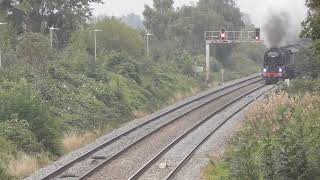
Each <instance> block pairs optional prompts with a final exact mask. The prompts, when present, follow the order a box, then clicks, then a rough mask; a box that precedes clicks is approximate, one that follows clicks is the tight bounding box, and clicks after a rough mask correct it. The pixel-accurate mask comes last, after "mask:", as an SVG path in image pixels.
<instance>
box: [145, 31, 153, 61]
mask: <svg viewBox="0 0 320 180" xmlns="http://www.w3.org/2000/svg"><path fill="white" fill-rule="evenodd" d="M149 36H153V34H150V33H149V32H148V30H147V33H146V40H147V56H150V43H149Z"/></svg>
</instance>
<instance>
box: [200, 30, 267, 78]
mask: <svg viewBox="0 0 320 180" xmlns="http://www.w3.org/2000/svg"><path fill="white" fill-rule="evenodd" d="M204 39H205V45H206V68H205V69H206V82H207V84H209V81H210V44H232V43H233V44H236V43H261V42H262V40H261V35H260V28H255V30H254V31H226V30H225V29H221V31H205V32H204Z"/></svg>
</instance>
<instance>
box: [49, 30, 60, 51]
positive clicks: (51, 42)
mask: <svg viewBox="0 0 320 180" xmlns="http://www.w3.org/2000/svg"><path fill="white" fill-rule="evenodd" d="M58 29H60V28H54V27H53V26H52V27H51V28H50V44H51V47H53V31H54V30H58Z"/></svg>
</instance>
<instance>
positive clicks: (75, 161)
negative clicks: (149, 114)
mask: <svg viewBox="0 0 320 180" xmlns="http://www.w3.org/2000/svg"><path fill="white" fill-rule="evenodd" d="M254 79H257V81H261V80H263V79H262V78H261V76H260V75H256V76H254V77H250V78H248V79H244V80H242V81H239V82H237V83H234V84H231V85H230V86H226V87H223V88H221V89H218V90H215V91H213V92H209V93H206V94H204V95H202V96H200V97H197V98H195V99H192V100H190V101H188V102H186V103H184V104H181V105H179V106H177V107H175V108H172V109H169V110H167V111H164V112H162V113H160V114H159V115H157V116H156V117H154V118H152V119H150V120H147V121H146V122H143V123H141V124H139V125H137V126H135V127H133V128H131V129H129V130H127V131H125V132H123V133H121V134H120V135H117V136H115V137H113V138H111V139H110V140H108V141H106V142H104V143H102V144H101V145H99V146H98V147H96V148H94V149H92V150H90V151H88V152H86V153H84V154H82V155H81V156H79V157H77V158H75V159H74V160H72V161H71V162H69V163H67V164H66V165H64V166H62V167H60V168H58V169H57V170H55V171H54V172H52V173H50V174H48V175H46V176H45V177H43V178H42V179H43V180H49V179H52V178H54V177H57V176H59V175H61V174H63V172H65V171H66V170H67V169H69V168H70V167H72V166H73V165H75V164H76V163H77V162H80V161H83V160H85V159H87V158H88V157H89V156H90V155H92V154H94V153H96V152H98V151H99V150H101V149H103V148H105V147H107V146H108V145H110V144H112V143H113V142H115V141H117V140H119V139H120V138H122V137H124V136H126V135H128V134H130V133H132V132H134V131H136V130H138V129H140V128H141V127H143V126H146V125H148V124H150V123H152V122H154V121H156V120H158V119H160V118H162V117H164V116H166V115H168V114H170V113H172V112H175V111H176V110H178V109H181V108H183V107H185V106H188V105H190V104H192V103H194V102H197V101H199V100H201V99H205V98H206V97H208V96H211V95H213V94H217V93H220V92H223V91H225V90H227V89H231V88H233V87H236V86H238V85H240V84H243V83H246V82H248V81H251V80H254ZM257 81H254V82H257ZM250 84H252V83H250ZM247 85H249V84H245V85H244V86H247ZM244 86H241V87H240V88H242V87H244ZM240 88H237V89H235V90H232V91H230V92H227V93H226V94H223V95H220V96H218V97H217V98H215V99H213V100H212V101H214V100H216V99H219V98H221V97H223V96H225V95H227V94H230V93H232V92H234V91H236V90H238V89H240ZM205 104H208V102H206V103H204V104H203V105H205ZM203 105H201V106H203ZM199 107H200V106H197V107H196V108H193V109H197V108H199ZM193 109H192V110H193ZM189 112H191V111H189ZM189 112H187V113H189ZM184 115H185V114H183V115H181V116H180V117H182V116H184ZM139 142H140V141H139ZM136 143H137V142H136ZM136 143H135V144H136ZM80 179H83V178H80Z"/></svg>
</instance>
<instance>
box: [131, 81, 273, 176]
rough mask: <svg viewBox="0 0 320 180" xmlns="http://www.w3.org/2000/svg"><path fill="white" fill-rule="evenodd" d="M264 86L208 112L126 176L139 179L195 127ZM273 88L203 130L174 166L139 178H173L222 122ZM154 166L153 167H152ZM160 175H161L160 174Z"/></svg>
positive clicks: (252, 98) (165, 159) (165, 158)
mask: <svg viewBox="0 0 320 180" xmlns="http://www.w3.org/2000/svg"><path fill="white" fill-rule="evenodd" d="M263 87H265V86H263V85H262V86H260V87H257V88H255V89H253V90H251V91H249V92H248V93H246V94H244V95H241V96H239V97H237V98H235V99H234V100H233V101H231V102H230V103H228V104H226V105H225V106H224V107H221V108H220V109H218V110H216V111H214V112H213V113H212V114H210V115H209V116H207V117H206V118H204V119H202V120H201V121H200V122H199V123H198V124H197V125H196V126H194V127H192V128H191V129H189V130H188V131H186V132H185V133H184V134H182V135H181V136H179V137H178V138H177V139H175V140H174V141H172V142H171V143H170V144H169V145H168V146H166V147H165V148H163V149H162V150H161V151H160V152H159V153H158V154H157V155H155V156H154V157H153V158H152V159H150V160H149V161H148V162H147V163H146V164H144V165H143V166H142V167H141V168H140V169H139V170H138V171H136V172H135V173H134V174H133V175H132V176H131V177H130V178H128V180H135V179H139V178H140V177H141V176H142V175H143V174H144V173H146V172H147V171H148V170H149V169H150V168H152V166H155V165H156V163H157V162H158V164H159V160H160V159H161V158H162V159H161V160H162V161H161V162H168V161H169V160H168V157H170V156H168V157H164V156H165V155H166V153H167V152H168V151H170V150H171V149H172V148H173V147H174V146H175V145H176V144H178V143H180V142H181V141H182V140H183V139H184V138H185V137H186V136H188V135H189V134H191V133H193V132H194V131H195V130H196V129H198V128H199V127H200V126H202V125H204V124H205V123H206V122H208V121H209V120H210V119H211V118H212V117H214V116H215V115H217V114H219V113H220V112H222V111H223V110H224V109H226V108H227V107H229V106H230V105H232V104H234V103H235V102H237V101H239V100H240V99H242V98H243V97H245V96H247V95H250V94H252V93H253V92H256V91H257V90H259V89H262V88H263ZM272 89H274V87H270V88H267V89H266V90H265V91H262V92H259V93H258V94H257V95H255V96H254V97H251V98H250V99H248V100H247V102H245V103H244V104H242V105H240V106H239V107H238V108H237V109H236V110H235V111H234V112H232V113H231V114H230V115H228V116H226V117H224V119H223V120H222V121H221V122H219V123H218V125H216V127H214V128H212V129H211V130H210V131H209V132H207V133H205V132H204V136H203V137H202V138H201V139H200V140H198V142H197V143H195V144H192V143H190V144H191V145H190V147H189V148H188V149H184V151H187V152H188V153H187V154H186V155H185V156H182V157H181V158H180V159H181V160H180V161H179V162H177V163H176V164H175V166H173V167H171V168H170V167H168V168H167V169H165V170H161V169H159V168H158V167H157V171H158V173H157V175H158V176H157V177H156V178H155V177H153V178H150V177H148V178H146V177H142V178H141V179H165V180H170V179H174V177H175V175H176V174H177V173H178V172H179V171H180V170H181V169H182V168H183V167H184V165H185V164H186V163H187V162H188V161H189V160H190V159H191V158H192V156H193V155H194V154H195V153H196V151H197V150H198V149H199V148H200V147H201V146H202V145H203V144H204V143H205V142H206V141H207V140H208V139H209V138H210V137H211V136H212V135H213V134H214V133H216V132H217V131H218V130H219V129H220V128H221V127H222V126H223V125H224V124H226V123H227V122H228V121H229V120H230V119H231V118H233V117H234V116H235V115H237V114H238V113H239V112H240V111H242V110H243V109H245V108H246V107H247V106H248V105H250V104H251V103H252V102H254V101H255V100H256V99H258V98H260V97H261V96H263V95H264V94H265V93H266V92H269V91H270V90H272ZM153 168H154V167H153ZM159 171H165V172H162V173H161V172H160V173H159ZM161 175H162V176H161Z"/></svg>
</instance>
